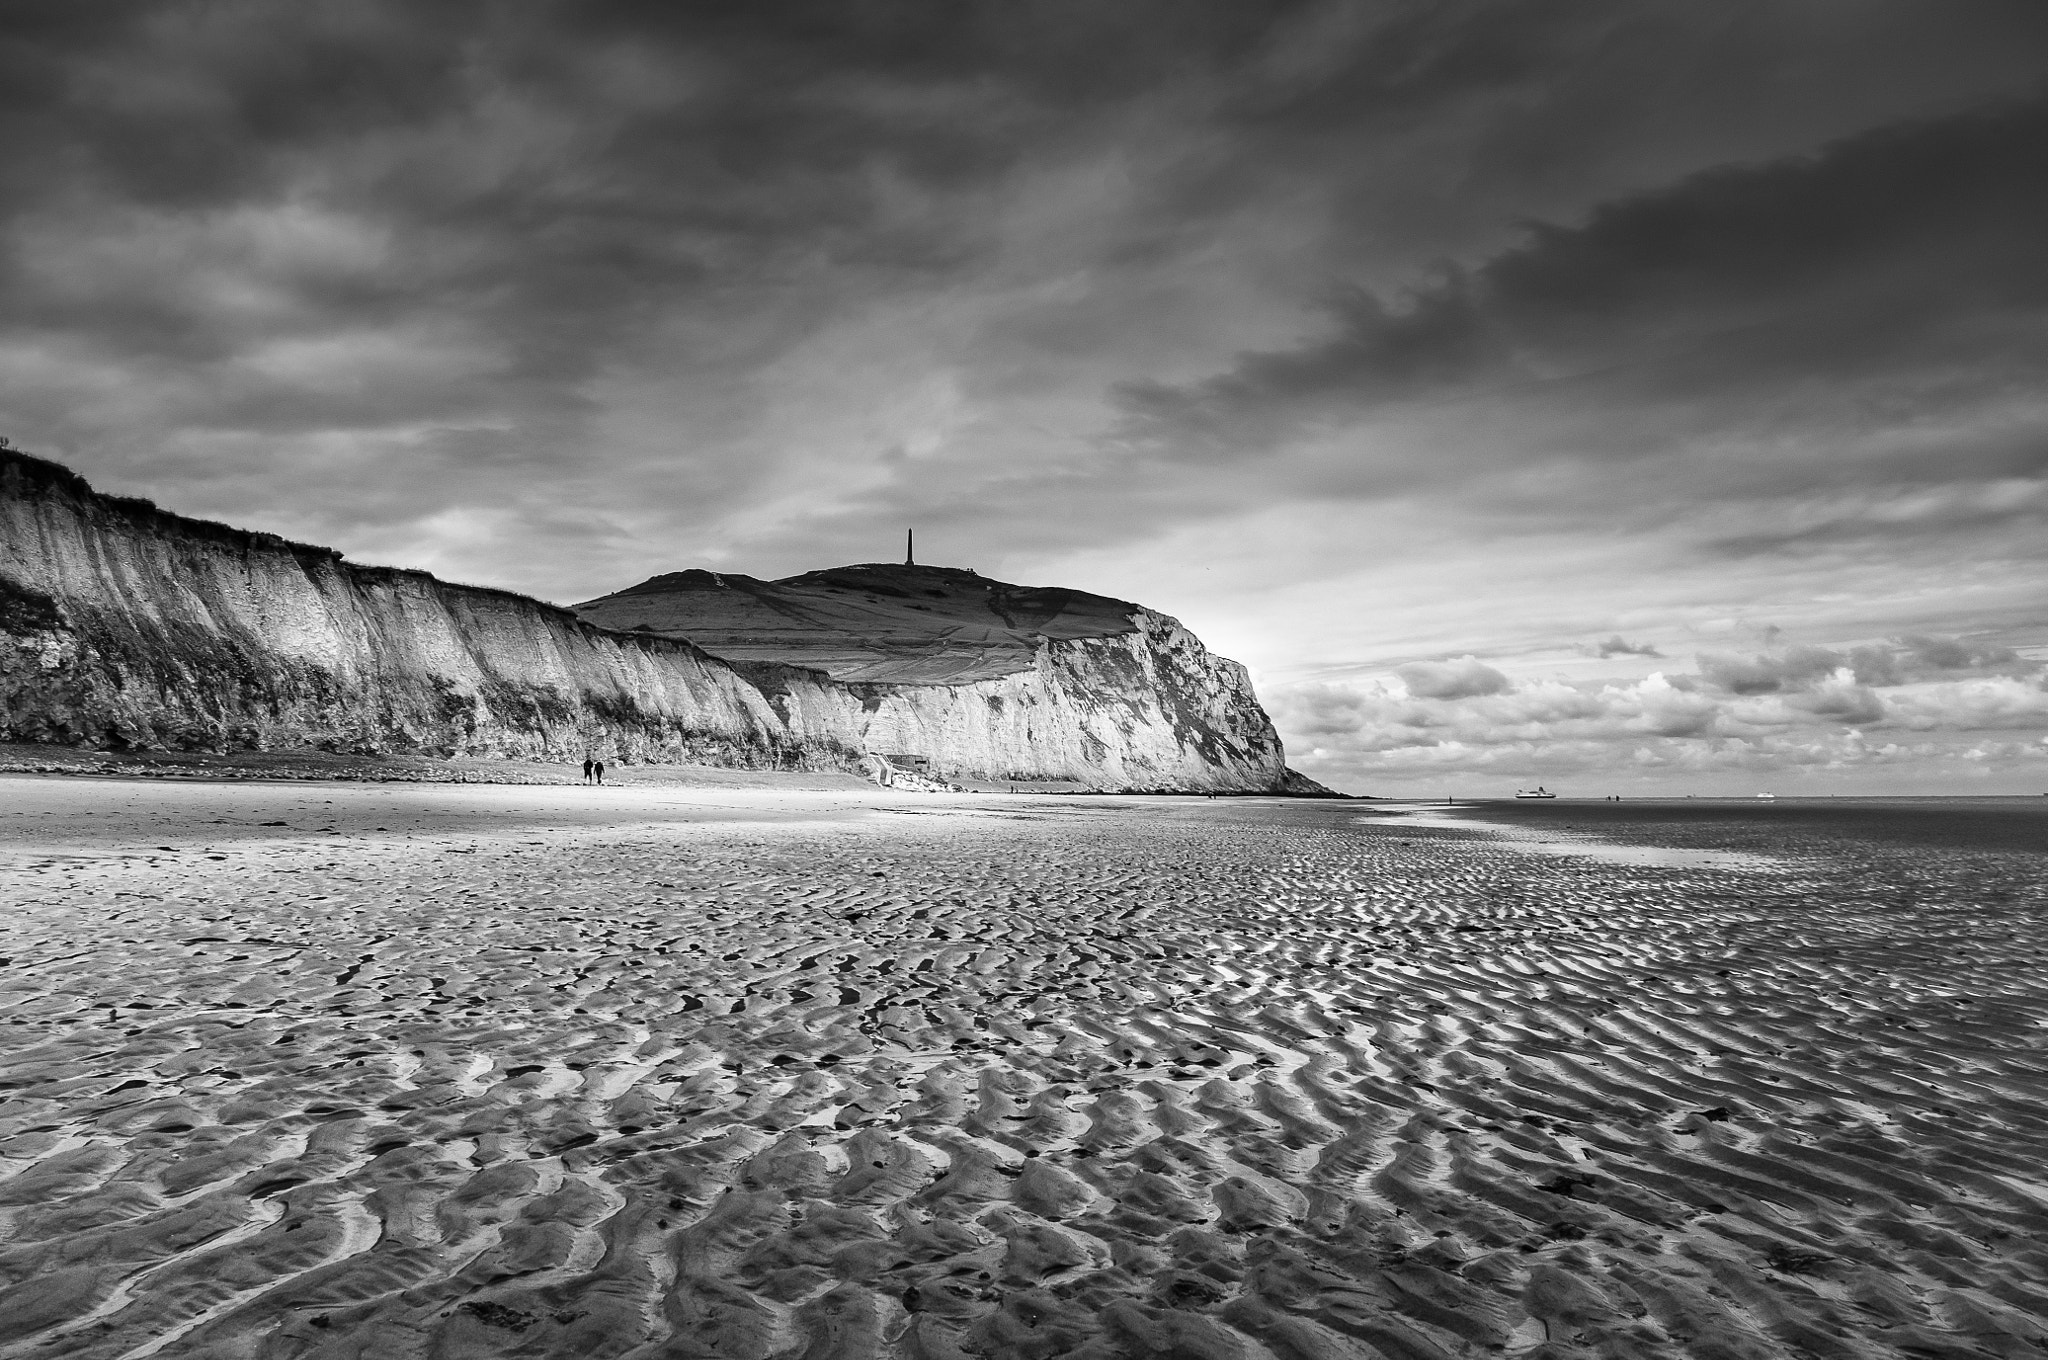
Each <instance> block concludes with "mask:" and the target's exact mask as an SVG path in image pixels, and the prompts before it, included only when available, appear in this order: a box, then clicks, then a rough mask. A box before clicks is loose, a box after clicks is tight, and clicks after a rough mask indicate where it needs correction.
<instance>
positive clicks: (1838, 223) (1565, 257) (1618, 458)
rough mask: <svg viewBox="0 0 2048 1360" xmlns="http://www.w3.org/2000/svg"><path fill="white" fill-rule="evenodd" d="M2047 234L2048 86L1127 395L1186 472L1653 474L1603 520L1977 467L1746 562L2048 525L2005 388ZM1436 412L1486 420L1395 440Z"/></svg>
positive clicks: (2022, 356)
mask: <svg viewBox="0 0 2048 1360" xmlns="http://www.w3.org/2000/svg"><path fill="white" fill-rule="evenodd" d="M2043 236H2048V98H2042V97H2036V98H2032V99H2025V100H2015V101H2012V102H2008V103H2005V104H2002V105H2000V106H1998V107H1996V108H1989V109H1983V110H1977V111H1973V112H1970V113H1968V114H1962V115H1956V116H1952V117H1947V118H1941V119H1931V120H1925V121H1916V122H1905V123H1900V124H1898V125H1895V126H1892V127H1887V128H1882V129H1877V130H1872V131H1868V132H1864V133H1861V134H1858V135H1856V136H1853V137H1848V138H1844V139H1842V140H1840V141H1837V142H1835V143H1832V144H1830V145H1828V146H1826V147H1823V148H1821V149H1820V150H1818V151H1815V152H1813V153H1811V154H1806V155H1799V156H1793V157H1787V158H1784V159H1781V160H1776V161H1771V162H1768V163H1764V164H1757V165H1729V166H1721V167H1716V168H1713V169H1709V170H1704V171H1701V172H1699V173H1697V174H1693V175H1690V176H1688V177H1686V178H1683V179H1681V180H1679V181H1677V182H1676V183H1673V184H1670V185H1667V186H1664V187H1661V188H1658V189H1654V190H1650V191H1646V192H1641V193H1637V194H1634V195H1632V196H1628V197H1621V198H1616V199H1613V200H1610V201H1608V202H1605V203H1602V204H1599V205H1598V206H1596V207H1595V208H1593V209H1592V210H1591V211H1590V212H1589V213H1588V214H1587V215H1586V216H1585V218H1584V219H1583V220H1582V221H1579V222H1577V223H1574V224H1564V223H1558V222H1553V221H1532V222H1530V223H1528V224H1527V226H1526V228H1525V235H1524V238H1523V240H1522V241H1521V242H1520V243H1519V244H1518V245H1515V246H1514V247H1512V248H1510V249H1507V250H1504V251H1502V252H1500V253H1499V254H1497V255H1495V256H1493V257H1492V258H1490V259H1487V260H1485V261H1483V262H1481V263H1479V264H1477V265H1476V266H1475V267H1471V268H1463V267H1446V268H1444V269H1443V270H1441V271H1439V273H1438V274H1437V276H1436V277H1435V278H1434V279H1433V280H1430V281H1427V282H1424V283H1421V284H1418V285H1415V286H1412V287H1410V288H1409V289H1407V290H1406V291H1404V292H1401V293H1399V294H1398V295H1396V296H1394V297H1393V298H1391V299H1389V298H1387V297H1385V296H1383V295H1381V294H1378V293H1371V292H1366V291H1363V290H1360V289H1357V288H1344V289H1340V290H1339V291H1337V292H1336V293H1334V294H1333V295H1332V296H1331V297H1330V298H1329V299H1328V300H1327V301H1326V302H1325V304H1324V313H1325V315H1326V316H1327V318H1328V325H1327V326H1326V327H1325V329H1324V331H1323V333H1322V334H1321V335H1320V336H1319V337H1317V338H1313V339H1310V340H1306V341H1304V342H1302V343H1299V344H1296V345H1292V346H1289V347H1285V348H1279V349H1269V350H1259V351H1253V352H1247V353H1244V354H1242V355H1240V356H1239V357H1238V358H1237V360H1236V361H1235V362H1234V363H1233V364H1232V365H1231V366H1230V367H1229V368H1228V369H1226V370H1225V371H1222V372H1219V373H1217V374H1214V375H1212V376H1210V377H1207V378H1203V379H1200V380H1198V381H1194V382H1188V383H1179V384H1162V383H1156V382H1153V383H1135V384H1127V385H1125V386H1124V387H1123V388H1122V389H1121V397H1122V401H1123V404H1124V408H1125V411H1126V422H1125V425H1124V426H1123V429H1122V432H1121V434H1122V437H1123V438H1124V439H1126V440H1128V441H1130V442H1131V443H1132V444H1134V445H1136V446H1138V447H1142V448H1146V449H1149V450H1152V451H1153V452H1154V453H1155V454H1156V455H1157V456H1159V457H1161V458H1163V459H1166V460H1169V461H1183V462H1189V463H1195V464H1199V463H1201V462H1205V461H1213V460H1214V459H1215V458H1217V457H1219V456H1222V455H1223V454H1225V453H1228V454H1230V455H1231V456H1235V457H1238V458H1249V457H1262V458H1266V459H1275V458H1278V459H1282V460H1283V464H1284V463H1285V461H1286V460H1288V459H1290V458H1292V457H1293V455H1292V454H1290V452H1289V451H1290V449H1296V448H1298V449H1308V448H1318V447H1323V446H1325V445H1328V444H1330V443H1331V441H1332V440H1333V439H1335V438H1337V436H1336V434H1335V432H1337V431H1344V430H1350V431H1355V432H1356V441H1355V442H1354V443H1352V445H1351V447H1352V450H1353V451H1354V453H1355V455H1356V457H1355V459H1354V461H1353V462H1351V463H1350V464H1349V466H1348V468H1347V467H1346V465H1344V464H1343V463H1341V462H1340V461H1338V460H1337V459H1336V458H1334V457H1331V458H1320V457H1319V458H1316V459H1313V460H1311V461H1309V462H1305V463H1303V464H1302V466H1303V469H1304V472H1305V473H1307V475H1311V476H1314V477H1315V478H1317V479H1319V481H1320V482H1321V484H1322V485H1323V486H1324V487H1325V488H1327V489H1329V490H1333V491H1334V490H1337V489H1339V488H1342V489H1344V490H1347V491H1349V492H1351V493H1352V494H1362V495H1371V494H1374V493H1375V491H1376V490H1379V489H1384V488H1388V487H1398V488H1410V487H1414V486H1417V485H1425V486H1426V485H1438V486H1444V487H1445V488H1446V489H1448V490H1453V491H1456V490H1458V489H1463V490H1465V491H1466V492H1468V493H1469V491H1470V489H1471V488H1473V487H1474V486H1483V485H1484V484H1483V483H1479V484H1475V483H1473V482H1471V480H1470V479H1471V478H1473V477H1474V475H1475V474H1476V473H1478V472H1480V471H1481V470H1483V469H1484V468H1486V467H1488V466H1489V465H1490V466H1493V467H1500V468H1509V467H1522V468H1528V467H1530V466H1532V465H1537V464H1541V463H1543V462H1545V461H1555V462H1557V463H1559V464H1560V465H1562V466H1566V467H1570V466H1584V467H1586V468H1587V469H1588V475H1594V474H1593V471H1592V470H1593V469H1597V468H1598V467H1599V466H1600V465H1602V464H1607V465H1619V470H1620V471H1622V472H1623V473H1624V474H1625V475H1627V476H1629V477H1632V478H1642V479H1644V481H1643V483H1642V484H1641V485H1637V486H1631V485H1628V484H1626V483H1617V482H1614V481H1612V480H1610V481H1608V482H1607V483H1605V484H1604V485H1603V486H1602V488H1601V490H1600V492H1599V493H1598V494H1599V497H1600V501H1601V503H1602V504H1603V506H1605V507H1607V508H1609V509H1615V508H1623V507H1626V506H1627V504H1628V499H1627V498H1629V497H1631V496H1632V495H1633V496H1635V497H1638V498H1642V499H1644V500H1652V499H1654V501H1655V503H1656V504H1657V505H1658V506H1659V508H1660V511H1661V509H1662V507H1663V506H1665V505H1666V504H1667V499H1666V498H1668V497H1669V495H1670V494H1671V492H1672V490H1673V483H1674V481H1676V482H1677V483H1678V484H1683V485H1687V486H1688V487H1689V489H1690V490H1692V491H1694V492H1695V493H1696V494H1698V493H1709V494H1712V495H1713V496H1714V497H1716V498H1722V499H1736V500H1741V499H1744V498H1748V497H1761V496H1769V497H1771V498H1773V499H1777V500H1782V499H1783V498H1785V497H1787V496H1788V495H1791V494H1794V493H1796V492H1799V491H1812V492H1817V491H1819V490H1820V489H1823V488H1829V487H1840V486H1842V485H1844V484H1854V485H1857V486H1859V487H1867V488H1870V489H1871V491H1872V492H1873V493H1877V492H1879V489H1880V488H1883V487H1885V486H1887V485H1888V484H1896V485H1897V486H1898V487H1900V488H1909V487H1912V486H1916V485H1918V486H1929V487H1932V486H1939V485H1940V484H1943V483H1956V484H1966V483H1967V484H1972V485H1970V486H1963V487H1960V489H1958V490H1957V491H1955V492H1951V493H1941V492H1934V493H1930V494H1928V495H1923V496H1922V497H1921V498H1920V499H1919V500H1915V499H1914V497H1913V495H1912V494H1911V493H1909V492H1908V491H1905V490H1901V491H1900V492H1899V493H1898V494H1897V495H1895V496H1894V497H1893V499H1892V500H1891V501H1890V503H1889V504H1885V503H1883V502H1873V503H1871V504H1869V506H1868V508H1867V509H1866V510H1865V511H1863V512H1862V513H1861V514H1860V515H1859V514H1857V513H1850V514H1843V513H1841V512H1840V511H1839V510H1832V511H1830V510H1822V511H1820V512H1819V514H1818V515H1817V517H1816V519H1815V522H1811V523H1807V524H1804V525H1800V526H1798V527H1797V528H1796V529H1795V530H1789V531H1787V532H1785V533H1783V534H1780V535H1779V536H1778V537H1776V538H1773V537H1771V536H1770V535H1769V533H1763V534H1758V533H1755V532H1752V533H1751V534H1749V535H1748V536H1745V537H1739V538H1738V537H1731V538H1730V539H1728V540H1727V548H1726V550H1730V551H1733V550H1735V545H1737V544H1741V545H1744V546H1745V547H1746V548H1747V549H1748V550H1772V549H1774V548H1782V547H1784V546H1786V545H1788V544H1793V543H1797V542H1799V541H1804V540H1809V539H1812V538H1815V537H1817V536H1821V535H1829V534H1832V535H1836V536H1841V535H1845V534H1860V533H1866V532H1868V533H1882V532H1888V533H1890V534H1891V535H1892V536H1894V537H1896V536H1897V535H1898V534H1899V533H1901V532H1902V531H1903V532H1910V531H1911V530H1913V529H1914V528H1916V527H1924V528H1925V529H1926V530H1927V531H1929V532H1940V531H1949V532H1957V531H1973V530H1976V529H1980V528H1982V527H1983V526H1985V525H1986V524H1988V523H1995V522H2010V521H2012V520H2014V519H2015V518H2019V519H2026V520H2029V521H2033V520H2037V519H2038V518H2039V517H2040V516H2041V514H2042V511H2043V505H2044V504H2048V502H2043V501H2042V500H2041V499H2040V496H2041V491H2042V485H2043V483H2042V479H2043V478H2048V410H2044V409H2043V407H2042V405H2041V404H2040V403H2038V402H2031V401H2029V400H2028V399H2026V398H2024V397H2019V396H2018V394H2017V391H2016V389H2015V388H2014V386H2013V384H2014V383H2015V382H2016V381H2024V380H2023V379H2021V378H2020V377H2019V375H2020V374H2022V373H2026V374H2038V373H2039V372H2040V371H2041V370H2042V368H2043V367H2044V366H2048V339H2044V336H2048V330H2044V328H2043V325H2042V321H2043V318H2044V317H2048V257H2044V255H2043V253H2042V252H2041V251H2040V250H2039V249H2037V247H2036V243H2037V242H2038V241H2039V240H2040V239H2041V238H2042V237H2043ZM1822 384H1825V385H1827V388H1828V389H1829V390H1827V391H1825V392H1824V393H1823V394H1821V395H1819V396H1818V397H1817V395H1816V389H1817V387H1818V386H1819V385H1822ZM1425 418H1427V419H1428V420H1429V421H1430V422H1431V423H1432V424H1434V425H1436V426H1438V427H1440V428H1441V427H1449V428H1458V427H1464V428H1466V429H1467V430H1468V431H1469V433H1470V436H1471V437H1469V438H1467V439H1465V440H1463V441H1461V442H1457V443H1446V442H1443V441H1435V440H1432V441H1428V442H1427V443H1426V444H1419V443H1417V442H1416V440H1415V437H1414V436H1413V435H1412V434H1408V433H1404V431H1406V430H1408V429H1409V427H1410V425H1412V424H1413V423H1414V422H1417V421H1421V420H1423V419H1425ZM1994 420H1995V421H1997V422H2000V424H1998V425H1997V426H1995V427H1994V425H1993V424H1991V423H1989V422H1991V421H1994ZM1943 425H1946V426H1947V428H1941V429H1939V434H1938V437H1933V438H1930V437H1928V436H1929V435H1930V434H1931V433H1933V432H1934V431H1935V430H1936V429H1937V428H1939V427H1940V426H1943ZM1511 427H1514V428H1515V430H1516V433H1515V434H1512V435H1511V434H1509V433H1508V431H1509V429H1510V428H1511ZM1852 430H1853V435H1852V434H1851V431H1852ZM1850 437H1854V438H1856V439H1858V440H1859V441H1860V442H1861V444H1862V446H1863V451H1862V452H1860V453H1859V454H1858V455H1857V456H1846V455H1845V454H1844V452H1843V450H1842V449H1841V447H1840V443H1839V441H1841V440H1843V439H1846V438H1850ZM1706 449H1711V450H1712V452H1713V456H1712V457H1711V458H1708V457H1705V456H1700V457H1696V458H1694V459H1692V461H1690V462H1689V463H1687V464H1686V465H1684V466H1679V465H1675V464H1674V465H1672V466H1671V467H1669V468H1668V469H1658V470H1655V471H1652V470H1651V469H1652V468H1653V467H1654V466H1655V463H1656V460H1658V459H1660V458H1665V457H1677V456H1681V455H1686V454H1691V453H1696V452H1698V453H1702V454H1704V450H1706ZM1332 451H1333V452H1334V449H1333V450H1332ZM1280 475H1286V474H1285V473H1284V472H1283V473H1281V474H1280ZM1601 475H1609V474H1601ZM1980 484H1981V485H1980ZM1514 488H1515V492H1516V494H1517V495H1518V496H1519V497H1520V498H1522V500H1523V502H1524V503H1527V501H1528V498H1529V494H1530V493H1531V492H1532V491H1535V492H1537V494H1538V496H1539V500H1538V501H1537V503H1539V504H1540V503H1543V501H1545V500H1547V499H1548V497H1543V496H1542V492H1543V491H1546V490H1547V491H1551V492H1553V493H1556V494H1569V495H1580V494H1583V492H1584V490H1585V488H1584V484H1583V483H1581V482H1579V481H1576V480H1572V479H1571V478H1570V477H1567V476H1559V477H1553V478H1552V479H1551V481H1550V483H1549V484H1548V486H1543V485H1542V484H1539V483H1537V482H1536V481H1535V480H1534V479H1532V478H1527V477H1525V478H1523V479H1521V480H1519V481H1517V482H1516V483H1514ZM1880 494H1881V493H1880ZM1817 508H1818V507H1817Z"/></svg>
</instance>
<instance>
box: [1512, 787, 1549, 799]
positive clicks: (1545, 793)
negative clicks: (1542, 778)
mask: <svg viewBox="0 0 2048 1360" xmlns="http://www.w3.org/2000/svg"><path fill="white" fill-rule="evenodd" d="M1515 797H1517V798H1555V797H1557V795H1556V794H1554V793H1552V792H1551V791H1550V790H1549V789H1546V788H1544V787H1543V786H1542V785H1541V784H1538V785H1537V786H1536V787H1535V788H1533V789H1516V790H1515Z"/></svg>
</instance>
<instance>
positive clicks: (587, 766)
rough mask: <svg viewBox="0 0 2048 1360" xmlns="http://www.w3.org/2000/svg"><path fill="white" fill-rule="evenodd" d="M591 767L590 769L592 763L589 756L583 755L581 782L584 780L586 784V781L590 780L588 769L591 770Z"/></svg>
mask: <svg viewBox="0 0 2048 1360" xmlns="http://www.w3.org/2000/svg"><path fill="white" fill-rule="evenodd" d="M591 769H592V763H591V759H590V757H589V756H585V757H583V782H584V783H586V784H588V783H589V782H590V771H591Z"/></svg>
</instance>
